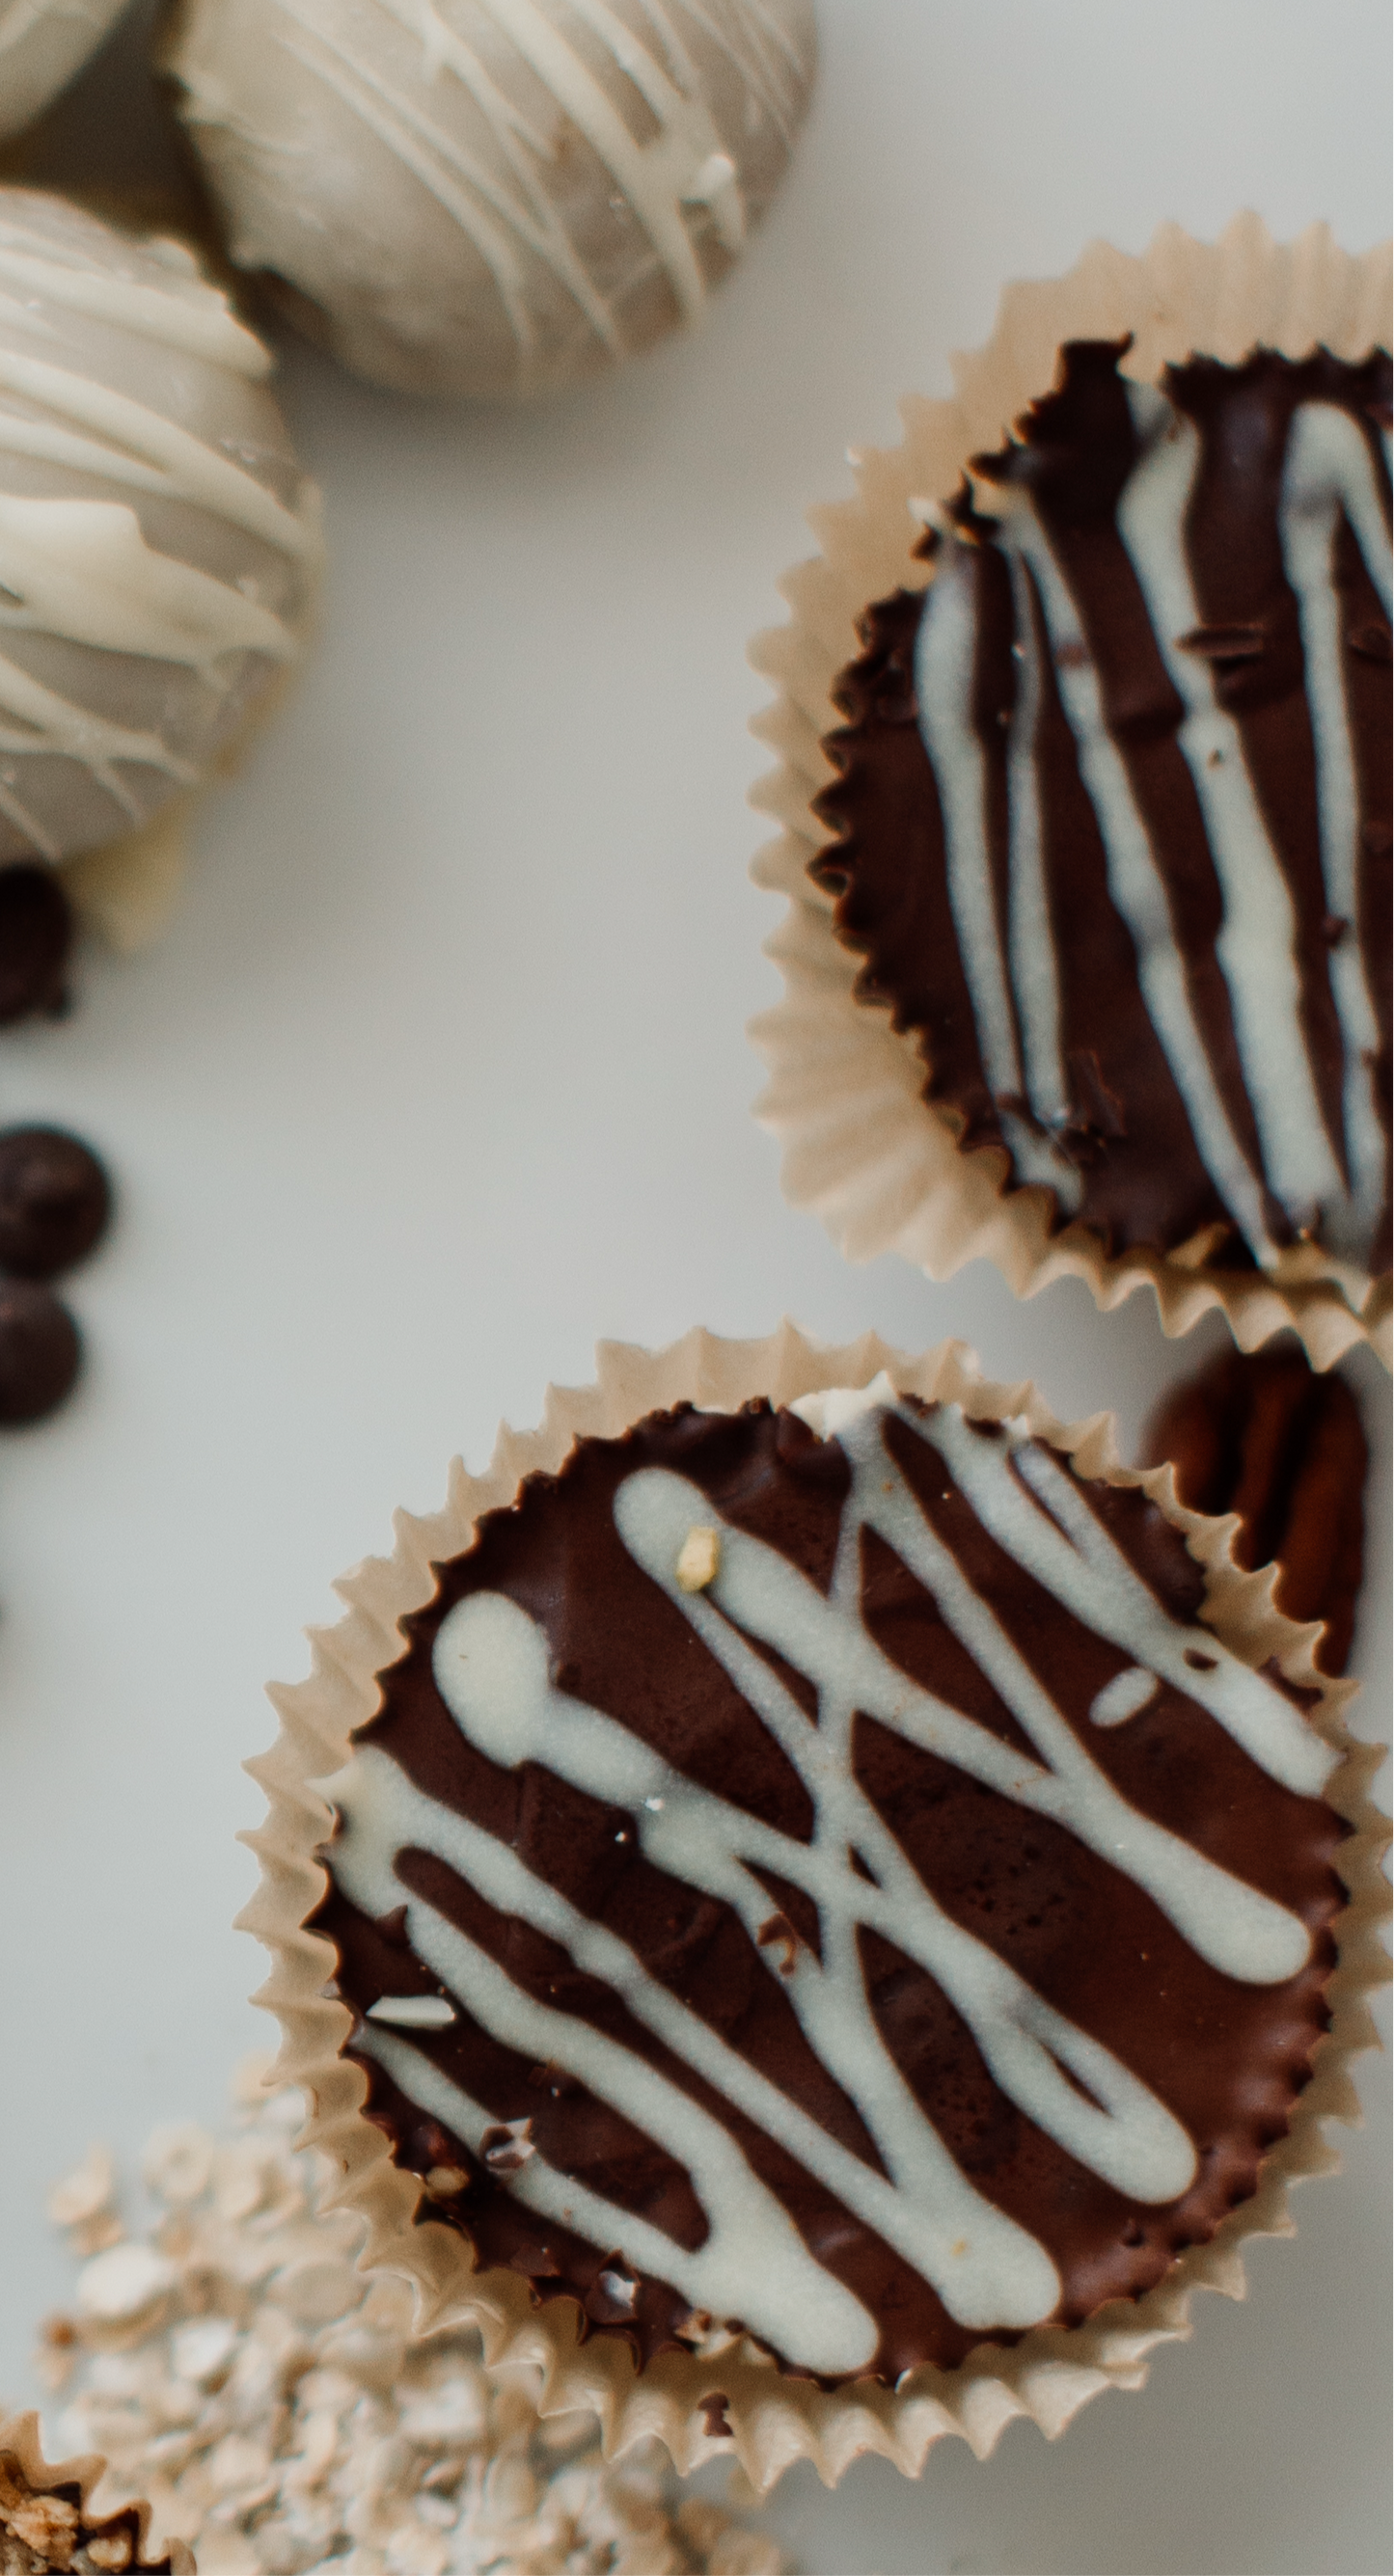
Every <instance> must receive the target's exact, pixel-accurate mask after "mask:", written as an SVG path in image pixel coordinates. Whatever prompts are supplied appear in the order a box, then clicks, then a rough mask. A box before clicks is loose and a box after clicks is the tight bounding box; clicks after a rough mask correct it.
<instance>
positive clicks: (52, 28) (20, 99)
mask: <svg viewBox="0 0 1394 2576" xmlns="http://www.w3.org/2000/svg"><path fill="white" fill-rule="evenodd" d="M125 6H126V0H0V143H3V142H7V141H8V140H9V137H10V136H11V135H12V134H22V133H23V131H24V128H25V127H26V125H32V124H33V122H34V119H35V117H36V116H40V115H42V113H43V110H44V109H45V108H46V107H47V105H48V103H49V100H50V99H53V98H56V97H57V96H58V93H59V91H60V89H62V88H63V87H64V86H65V84H66V83H67V82H68V81H70V80H71V79H72V77H73V75H74V73H75V72H80V71H81V69H82V66H83V64H84V63H85V62H86V60H87V58H88V56H89V54H95V52H96V50H97V47H98V46H99V44H100V43H101V41H102V38H103V36H105V35H106V33H107V31H108V29H109V28H111V27H113V26H114V25H115V23H116V20H117V19H118V18H119V17H120V15H121V12H122V10H123V9H124V8H125Z"/></svg>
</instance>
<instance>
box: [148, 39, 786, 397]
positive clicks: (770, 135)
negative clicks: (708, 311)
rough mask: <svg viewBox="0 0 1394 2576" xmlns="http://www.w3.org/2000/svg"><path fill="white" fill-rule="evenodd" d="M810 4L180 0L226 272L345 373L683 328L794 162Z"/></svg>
mask: <svg viewBox="0 0 1394 2576" xmlns="http://www.w3.org/2000/svg"><path fill="white" fill-rule="evenodd" d="M815 55H816V40H815V34H814V24H813V12H812V6H811V0H179V5H178V6H177V7H176V10H175V14H174V19H173V23H172V26H171V29H170V33H169V37H168V41H167V46H166V55H165V59H166V63H167V66H168V68H169V69H170V70H171V71H172V72H173V73H174V75H175V77H176V79H177V81H178V83H179V84H180V86H181V89H182V102H181V105H180V113H181V115H182V117H183V119H184V122H185V124H186V126H187V127H188V130H189V133H190V135H191V137H192V139H193V142H194V144H195V145H196V147H197V149H198V151H199V153H200V155H201V157H202V160H203V163H204V168H205V171H206V174H207V177H208V180H209V183H210V185H211V187H212V190H213V193H214V196H215V197H216V199H217V201H218V204H219V206H220V207H221V210H222V214H223V218H224V222H225V225H226V230H227V236H228V246H229V249H230V252H231V256H232V257H233V259H234V260H235V261H237V263H238V264H239V265H240V266H242V267H244V268H249V269H255V270H261V271H264V272H266V273H267V274H268V276H270V277H272V278H274V279H276V280H278V281H280V282H281V284H282V286H283V288H288V289H289V298H288V300H289V302H290V305H291V309H292V310H293V311H295V312H297V313H298V315H299V318H300V319H301V320H302V322H304V323H305V324H306V325H307V327H308V328H310V329H311V330H312V331H313V332H314V333H315V334H316V336H319V337H321V338H324V339H327V340H328V342H329V343H330V345H331V346H332V348H333V349H334V351H335V353H336V355H337V356H338V357H340V358H341V359H342V360H343V362H344V363H345V365H346V366H349V367H351V368H353V369H354V370H355V371H356V372H357V373H358V374H361V375H364V376H368V377H371V378H373V379H375V380H376V381H377V382H379V383H382V384H386V385H392V386H395V387H397V388H398V389H399V390H402V391H405V392H413V393H443V394H457V395H459V394H464V395H485V396H497V395H529V394H536V393H542V392H547V391H549V390H552V389H554V388H556V387H558V386H561V385H564V384H567V383H569V382H571V381H572V380H574V379H575V378H576V377H578V376H582V375H586V374H588V373H591V372H593V371H594V370H595V369H597V368H600V367H604V366H606V365H608V364H612V363H614V362H615V361H616V360H618V359H621V358H624V357H627V356H629V355H631V354H632V353H633V352H634V351H636V350H639V349H643V348H646V347H648V346H649V344H650V343H651V342H652V341H655V340H657V339H660V338H661V337H662V336H663V334H664V333H665V332H668V331H671V330H673V329H675V328H677V327H678V326H679V325H681V324H683V323H688V322H692V321H694V320H695V319H696V318H697V316H698V314H699V313H700V312H701V310H702V307H703V305H704V304H705V301H706V298H707V296H708V293H709V292H710V290H711V288H712V287H713V286H714V285H715V284H716V283H717V281H718V280H719V279H720V278H721V277H722V276H723V275H724V274H725V272H726V270H727V269H729V268H730V266H731V265H732V263H733V261H734V260H735V259H736V258H737V256H738V255H739V252H740V250H741V248H742V245H743V243H744V241H745V239H746V236H747V234H748V233H749V231H750V229H751V227H752V226H753V225H754V224H755V223H756V222H757V221H758V219H759V217H760V216H761V214H762V213H763V212H764V209H765V206H766V205H767V203H768V201H769V199H770V197H771V195H772V194H773V192H774V189H775V187H776V185H777V183H778V181H779V179H780V177H781V176H782V174H783V171H784V168H785V165H786V163H787V161H788V158H789V154H790V150H791V148H792V145H793V140H794V136H795V133H796V131H797V129H798V126H799V123H800V120H801V119H802V116H803V113H804V109H805V107H806V106H807V103H808V96H809V91H810V87H811V84H812V79H813V69H814V62H815Z"/></svg>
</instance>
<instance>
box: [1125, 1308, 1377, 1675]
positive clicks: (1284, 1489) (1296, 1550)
mask: <svg viewBox="0 0 1394 2576" xmlns="http://www.w3.org/2000/svg"><path fill="white" fill-rule="evenodd" d="M1141 1454H1142V1458H1143V1461H1144V1463H1146V1464H1150V1465H1158V1464H1160V1463H1161V1461H1162V1460H1163V1459H1167V1458H1169V1459H1170V1460H1171V1461H1172V1463H1173V1465H1174V1466H1175V1469H1176V1491H1177V1494H1178V1496H1179V1497H1180V1500H1181V1501H1182V1502H1183V1503H1184V1504H1185V1505H1186V1507H1187V1509H1188V1511H1193V1512H1208V1513H1211V1514H1212V1515H1213V1514H1217V1513H1220V1512H1237V1513H1238V1514H1239V1518H1240V1522H1241V1524H1242V1526H1241V1528H1240V1531H1239V1535H1238V1537H1237V1539H1236V1541H1235V1547H1234V1555H1235V1562H1236V1564H1238V1565H1242V1566H1244V1567H1246V1568H1248V1569H1250V1570H1252V1569H1253V1568H1254V1567H1256V1566H1260V1565H1276V1566H1277V1568H1278V1581H1277V1586H1276V1589H1275V1593H1274V1598H1275V1600H1276V1602H1277V1604H1278V1608H1279V1609H1280V1610H1282V1611H1283V1612H1284V1613H1285V1614H1286V1616H1287V1617H1288V1618H1289V1619H1300V1620H1303V1621H1304V1622H1305V1621H1307V1620H1311V1619H1322V1620H1324V1621H1325V1623H1326V1633H1325V1635H1324V1636H1323V1637H1322V1638H1321V1640H1320V1642H1319V1644H1318V1646H1317V1649H1316V1659H1317V1662H1318V1663H1319V1664H1320V1665H1321V1667H1322V1670H1323V1671H1324V1672H1328V1673H1343V1672H1344V1671H1345V1669H1346V1665H1347V1664H1348V1662H1349V1661H1350V1650H1351V1642H1352V1639H1353V1637H1354V1634H1355V1606H1356V1601H1357V1599H1358V1596H1359V1592H1360V1582H1361V1576H1362V1573H1363V1571H1364V1562H1365V1472H1366V1468H1367V1466H1368V1464H1369V1453H1368V1450H1367V1448H1366V1445H1365V1433H1364V1430H1363V1428H1362V1425H1361V1420H1360V1407H1359V1405H1358V1404H1357V1403H1356V1401H1355V1398H1354V1396H1353V1395H1352V1393H1351V1391H1350V1388H1349V1387H1348V1386H1347V1385H1346V1382H1345V1380H1344V1378H1342V1377H1338V1376H1337V1374H1336V1372H1335V1371H1334V1370H1328V1371H1327V1372H1326V1373H1325V1374H1323V1375H1318V1374H1317V1372H1316V1371H1315V1370H1314V1369H1311V1368H1309V1367H1308V1365H1307V1362H1306V1360H1305V1358H1304V1357H1303V1355H1302V1353H1301V1351H1290V1350H1284V1351H1252V1352H1244V1351H1222V1352H1221V1353H1220V1355H1219V1357H1218V1359H1215V1360H1212V1361H1211V1363H1210V1365H1209V1367H1208V1368H1204V1369H1202V1370H1201V1371H1200V1372H1199V1374H1198V1375H1197V1376H1195V1377H1193V1378H1187V1379H1186V1380H1185V1381H1184V1382H1183V1384H1182V1385H1180V1386H1177V1387H1173V1388H1172V1389H1171V1391H1170V1393H1169V1394H1167V1395H1165V1396H1164V1397H1163V1398H1162V1401H1161V1403H1160V1404H1159V1405H1158V1407H1157V1409H1156V1411H1155V1412H1154V1413H1153V1415H1152V1416H1151V1418H1150V1420H1149V1422H1148V1424H1147V1428H1146V1431H1145V1432H1144V1434H1143V1442H1142V1452H1141Z"/></svg>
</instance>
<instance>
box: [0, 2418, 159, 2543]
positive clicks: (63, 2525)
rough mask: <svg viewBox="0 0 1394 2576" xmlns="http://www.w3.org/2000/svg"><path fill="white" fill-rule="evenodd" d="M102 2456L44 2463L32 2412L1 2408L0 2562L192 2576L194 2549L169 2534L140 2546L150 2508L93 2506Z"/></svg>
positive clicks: (146, 2526)
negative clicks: (150, 2547) (159, 2543)
mask: <svg viewBox="0 0 1394 2576" xmlns="http://www.w3.org/2000/svg"><path fill="white" fill-rule="evenodd" d="M105 2467H106V2462H105V2460H103V2459H102V2458H100V2457H99V2456H97V2455H96V2454H92V2455H90V2456H84V2457H83V2458H82V2459H79V2460H61V2461H58V2462H57V2463H55V2464H53V2465H50V2464H49V2463H48V2462H47V2461H46V2460H45V2459H44V2456H43V2452H42V2450H41V2448H40V2445H39V2419H38V2416H37V2415H13V2416H8V2417H6V2416H3V2415H0V2569H3V2571H4V2576H126V2571H127V2570H128V2569H129V2570H130V2571H131V2576H135V2571H136V2570H137V2569H149V2570H150V2571H151V2576H194V2561H193V2554H192V2552H191V2551H190V2550H188V2549H187V2548H186V2547H185V2545H184V2543H183V2541H182V2540H172V2541H171V2542H170V2544H169V2547H168V2549H167V2550H165V2551H164V2552H162V2553H161V2554H160V2555H159V2556H150V2555H148V2554H147V2550H146V2536H147V2532H148V2528H149V2522H150V2508H149V2506H148V2505H145V2504H129V2505H125V2506H123V2507H122V2508H121V2510H120V2511H119V2512H117V2513H111V2514H94V2513H93V2512H92V2510H91V2505H90V2501H89V2500H90V2498H91V2495H92V2492H93V2489H94V2488H95V2487H96V2485H97V2483H98V2481H99V2479H100V2477H101V2475H102V2472H103V2470H104V2469H105Z"/></svg>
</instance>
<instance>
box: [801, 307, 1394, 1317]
mask: <svg viewBox="0 0 1394 2576" xmlns="http://www.w3.org/2000/svg"><path fill="white" fill-rule="evenodd" d="M1127 345H1128V344H1127V342H1126V341H1124V342H1121V343H1113V342H1096V341H1082V342H1076V343H1073V344H1072V345H1070V346H1068V347H1066V348H1065V349H1064V350H1062V352H1061V372H1060V380H1059V384H1058V387H1057V390H1056V391H1055V392H1054V393H1052V394H1050V395H1048V396H1047V397H1046V398H1045V399H1044V400H1043V401H1041V402H1038V403H1037V404H1036V405H1035V406H1034V407H1033V409H1032V411H1031V412H1030V414H1029V415H1028V417H1027V418H1026V419H1025V421H1024V422H1022V424H1021V425H1020V431H1019V436H1018V438H1017V439H1016V440H1015V441H1013V443H1012V444H1010V445H1009V446H1008V447H1007V448H1005V449H1003V450H1002V451H1001V452H1000V453H998V454H996V455H993V456H981V457H977V458H975V459H974V460H973V464H972V468H971V473H972V484H971V488H970V486H969V485H968V484H965V486H964V489H963V491H962V493H961V494H960V495H959V498H958V499H957V501H955V502H953V503H952V504H950V505H949V507H948V509H947V510H946V512H945V513H944V514H943V515H944V524H943V528H942V531H941V533H940V534H939V535H937V536H932V537H930V538H929V539H927V541H926V552H927V553H928V554H929V556H930V559H931V560H932V562H933V565H934V574H933V579H932V581H931V583H930V587H929V589H928V591H927V592H923V593H921V592H914V593H907V592H901V593H899V594H898V595H897V596H896V597H895V598H893V599H889V600H884V601H882V602H880V603H879V604H877V605H876V606H874V607H871V608H869V609H868V610H867V612H866V616H865V618H864V619H863V621H862V635H863V640H864V645H865V650H864V651H863V653H862V654H861V656H860V658H859V659H858V660H857V661H855V662H854V663H852V664H851V665H850V666H849V668H848V669H847V670H846V671H844V672H843V673H842V675H841V678H840V680H839V682H838V684H837V687H836V688H835V690H834V692H833V694H834V697H835V699H836V702H837V704H838V706H839V707H840V708H841V709H842V711H843V713H844V714H845V716H846V718H847V722H846V724H845V725H844V726H843V727H842V728H841V729H840V730H839V731H837V732H835V733H832V734H830V735H828V736H827V737H826V740H825V746H824V747H825V749H826V750H827V751H828V753H829V755H830V757H831V758H832V760H833V762H834V764H835V766H836V767H837V769H838V771H839V772H840V775H839V777H838V779H837V782H836V783H835V784H834V785H832V786H831V787H829V788H827V789H825V790H824V791H823V793H822V795H821V796H820V797H819V798H818V799H817V800H816V801H817V810H818V811H819V813H820V814H821V815H822V816H823V817H824V819H825V820H826V821H827V822H828V823H830V824H831V825H833V827H834V828H835V831H836V834H837V838H836V840H835V841H834V843H833V844H832V845H831V846H830V847H829V848H828V849H827V850H826V851H824V852H823V853H822V855H821V856H820V857H819V858H818V859H817V860H815V862H814V865H813V872H814V874H815V876H816V877H817V878H818V879H819V881H820V882H821V883H822V884H823V885H825V886H827V887H828V888H830V889H831V890H833V891H834V892H835V893H836V894H837V896H838V898H839V900H838V905H837V916H836V917H837V924H838V928H839V931H840V933H841V935H842V937H843V938H844V939H845V940H846V942H847V943H848V945H849V946H851V947H852V948H854V949H855V950H857V951H858V953H859V954H861V955H862V956H863V957H864V958H865V960H866V963H865V966H864V968H863V970H862V974H861V977H860V979H859V985H858V990H859V992H860V994H861V995H862V997H863V998H864V999H867V1000H869V1001H874V1002H880V1003H889V1004H890V1006H891V1010H892V1014H893V1018H894V1022H895V1025H896V1026H897V1028H900V1029H903V1030H909V1031H913V1032H914V1033H915V1035H916V1036H917V1037H918V1039H919V1041H920V1045H921V1051H922V1053H923V1056H924V1060H925V1063H926V1065H927V1067H928V1068H929V1071H928V1078H927V1080H926V1084H925V1092H926V1097H927V1098H928V1099H930V1100H931V1101H933V1102H934V1103H935V1104H936V1105H937V1106H938V1107H940V1108H941V1110H942V1111H943V1112H945V1113H946V1114H947V1115H948V1117H949V1119H950V1120H951V1122H952V1123H953V1125H954V1126H955V1128H956V1130H957V1132H958V1135H959V1141H960V1145H961V1147H962V1148H963V1149H965V1150H969V1149H972V1148H976V1147H996V1148H1002V1149H1005V1161H1004V1162H1003V1164H1002V1170H1003V1186H1004V1187H1005V1188H1009V1189H1010V1188H1013V1187H1017V1186H1020V1185H1021V1184H1023V1183H1037V1184H1040V1185H1041V1186H1043V1187H1044V1188H1046V1189H1047V1190H1049V1191H1050V1192H1051V1193H1052V1196H1053V1202H1054V1206H1053V1217H1054V1221H1055V1222H1057V1223H1063V1222H1065V1221H1066V1220H1067V1219H1069V1218H1075V1219H1077V1220H1078V1221H1079V1222H1081V1223H1082V1224H1084V1225H1086V1226H1088V1227H1090V1228H1092V1229H1093V1230H1094V1231H1095V1232H1096V1233H1097V1234H1098V1235H1099V1236H1100V1237H1101V1238H1102V1240H1103V1243H1104V1245H1105V1248H1106V1249H1107V1250H1108V1251H1109V1252H1110V1253H1116V1252H1118V1251H1121V1250H1123V1249H1124V1248H1126V1247H1129V1246H1150V1247H1154V1248H1158V1249H1162V1250H1166V1249H1172V1248H1175V1247H1176V1246H1178V1245H1180V1244H1181V1243H1183V1242H1186V1241H1188V1240H1189V1239H1190V1238H1192V1237H1193V1236H1195V1235H1196V1234H1197V1233H1198V1232H1199V1231H1200V1230H1202V1229H1205V1228H1209V1227H1214V1228H1216V1229H1217V1233H1216V1236H1215V1238H1214V1242H1213V1246H1212V1252H1211V1258H1212V1259H1215V1260H1217V1261H1219V1262H1221V1263H1223V1264H1226V1265H1233V1264H1236V1263H1237V1264H1239V1265H1241V1266H1248V1265H1250V1264H1253V1263H1258V1264H1259V1265H1261V1266H1267V1265H1269V1264H1271V1262H1272V1261H1273V1259H1274V1257H1275V1255H1276V1254H1277V1253H1278V1252H1280V1251H1281V1249H1282V1248H1283V1247H1285V1246H1287V1245H1289V1244H1291V1243H1293V1242H1294V1241H1298V1240H1310V1241H1314V1242H1316V1243H1318V1244H1320V1245H1321V1246H1322V1247H1323V1248H1324V1249H1325V1250H1326V1251H1327V1252H1328V1253H1329V1254H1330V1255H1331V1256H1332V1257H1333V1258H1334V1259H1336V1260H1338V1261H1341V1262H1344V1263H1348V1264H1350V1265H1352V1267H1354V1268H1355V1269H1356V1270H1357V1271H1360V1272H1364V1271H1374V1272H1379V1271H1382V1270H1383V1269H1385V1268H1386V1267H1387V1266H1388V1261H1389V1224H1390V1203H1389V1186H1388V1171H1389V1133H1390V1110H1389V1067H1390V973H1389V956H1390V898H1389V880H1390V838H1391V836H1390V802H1389V795H1390V626H1389V470H1388V461H1387V454H1386V441H1387V436H1388V426H1389V402H1390V362H1389V359H1388V357H1387V356H1386V355H1385V354H1384V353H1383V352H1379V351H1377V352H1375V353H1374V354H1373V355H1372V356H1370V357H1369V358H1368V359H1366V360H1364V361H1363V362H1362V363H1360V364H1359V365H1354V364H1350V363H1348V362H1346V361H1344V360H1341V359H1337V358H1334V357H1332V356H1330V355H1329V354H1328V353H1326V352H1325V351H1319V352H1317V353H1316V354H1315V355H1314V356H1312V357H1310V358H1306V359H1303V360H1301V361H1293V360H1290V359H1287V358H1283V357H1279V356H1276V355H1274V354H1273V353H1271V352H1261V353H1259V354H1256V355H1255V356H1254V357H1252V358H1250V359H1248V360H1246V361H1245V363H1244V364H1243V365H1241V366H1236V367H1226V366H1222V365H1221V364H1220V363H1219V362H1218V361H1216V360H1213V359H1193V360H1191V361H1190V362H1189V363H1188V364H1187V365H1185V366H1180V367H1172V368H1169V369H1168V370H1167V372H1166V375H1165V377H1164V379H1163V382H1162V385H1161V387H1160V388H1158V387H1153V386H1147V385H1138V384H1134V383H1132V382H1130V381H1128V380H1127V379H1125V378H1124V376H1123V375H1122V374H1121V373H1120V372H1119V361H1120V358H1121V357H1122V355H1123V353H1124V351H1125V350H1126V348H1127Z"/></svg>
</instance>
